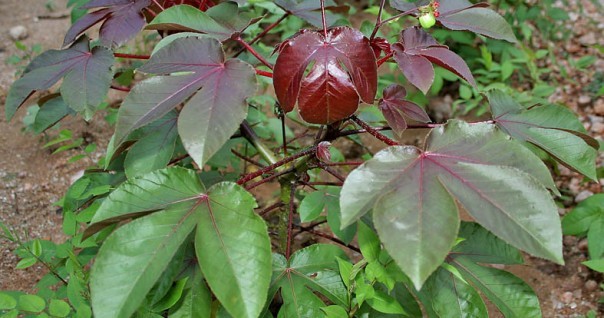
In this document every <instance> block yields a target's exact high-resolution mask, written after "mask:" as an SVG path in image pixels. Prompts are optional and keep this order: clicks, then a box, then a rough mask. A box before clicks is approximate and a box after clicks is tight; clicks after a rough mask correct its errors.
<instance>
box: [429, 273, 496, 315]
mask: <svg viewBox="0 0 604 318" xmlns="http://www.w3.org/2000/svg"><path fill="white" fill-rule="evenodd" d="M421 292H422V293H425V294H426V296H427V299H429V302H430V304H429V305H430V307H432V309H433V310H434V312H435V313H436V314H437V315H438V317H442V318H447V317H451V318H457V317H476V318H482V317H488V316H489V315H488V312H487V307H486V305H485V304H484V302H483V301H482V298H480V295H479V294H478V292H477V291H476V290H475V289H474V287H472V286H470V285H468V284H467V283H465V282H463V281H462V280H460V279H459V278H458V277H456V276H455V275H453V274H452V273H451V272H449V271H447V270H445V269H443V268H439V269H438V270H436V272H434V273H433V274H432V275H431V276H430V278H429V279H428V280H427V281H426V285H425V286H424V288H423V289H422V290H421Z"/></svg>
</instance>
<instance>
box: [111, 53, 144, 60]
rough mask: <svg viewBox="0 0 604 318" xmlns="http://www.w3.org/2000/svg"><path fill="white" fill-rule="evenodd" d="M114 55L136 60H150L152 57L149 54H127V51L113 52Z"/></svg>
mask: <svg viewBox="0 0 604 318" xmlns="http://www.w3.org/2000/svg"><path fill="white" fill-rule="evenodd" d="M113 56H115V57H119V58H123V59H135V60H148V59H149V58H151V56H149V55H136V54H127V53H113Z"/></svg>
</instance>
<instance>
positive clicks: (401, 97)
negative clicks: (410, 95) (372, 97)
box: [378, 84, 431, 137]
mask: <svg viewBox="0 0 604 318" xmlns="http://www.w3.org/2000/svg"><path fill="white" fill-rule="evenodd" d="M406 96H407V91H406V90H405V88H404V87H402V86H400V85H397V84H392V85H390V86H388V87H387V88H386V89H384V93H383V97H382V98H381V99H380V101H379V102H378V106H379V108H380V110H381V111H382V114H384V118H386V121H387V122H388V125H389V126H390V127H391V128H392V131H394V133H395V134H397V135H398V136H399V137H400V136H401V134H402V133H403V132H404V131H405V129H407V120H405V117H404V116H407V117H409V118H411V119H413V120H417V121H419V122H422V123H429V122H430V121H431V120H430V117H429V116H428V114H427V113H426V111H425V110H424V109H423V108H421V107H419V106H418V105H417V104H415V103H413V102H411V101H408V100H406V99H405V97H406Z"/></svg>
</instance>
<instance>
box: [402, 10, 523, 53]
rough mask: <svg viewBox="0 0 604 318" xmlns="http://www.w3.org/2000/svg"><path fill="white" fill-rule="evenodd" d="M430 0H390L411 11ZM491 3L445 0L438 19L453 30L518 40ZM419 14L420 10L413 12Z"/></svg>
mask: <svg viewBox="0 0 604 318" xmlns="http://www.w3.org/2000/svg"><path fill="white" fill-rule="evenodd" d="M429 4H430V1H427V0H421V1H416V2H408V1H405V0H390V6H392V7H393V8H395V9H397V10H400V11H409V10H413V9H415V8H419V7H423V6H427V5H429ZM488 7H489V4H488V3H486V2H480V3H475V4H472V3H470V2H469V1H467V0H443V1H440V6H439V7H438V12H439V15H438V17H436V21H438V22H440V24H442V25H443V26H444V27H445V28H447V29H451V30H465V31H471V32H474V33H478V34H482V35H484V36H488V37H490V38H494V39H499V40H506V41H509V42H512V43H515V42H516V36H515V35H514V31H512V27H511V26H510V25H509V24H508V23H507V21H505V19H504V18H503V17H501V16H500V15H499V14H497V12H495V11H493V10H491V9H488ZM413 14H414V15H416V16H417V15H418V14H419V10H418V11H416V12H414V13H413Z"/></svg>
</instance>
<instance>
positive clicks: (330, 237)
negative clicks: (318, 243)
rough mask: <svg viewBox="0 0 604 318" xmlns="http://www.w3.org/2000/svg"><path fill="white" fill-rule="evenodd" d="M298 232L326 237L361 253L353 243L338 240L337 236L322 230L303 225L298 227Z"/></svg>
mask: <svg viewBox="0 0 604 318" xmlns="http://www.w3.org/2000/svg"><path fill="white" fill-rule="evenodd" d="M300 232H308V233H310V234H313V235H316V236H320V237H322V238H326V239H328V240H330V241H332V242H335V243H338V244H340V245H342V246H345V247H347V248H349V249H351V250H353V251H355V252H357V253H361V250H360V249H359V248H358V247H356V246H354V245H350V244H346V243H344V241H342V240H340V239H339V238H337V237H333V236H331V235H328V234H325V233H322V232H319V231H315V230H311V229H306V228H303V227H300Z"/></svg>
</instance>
